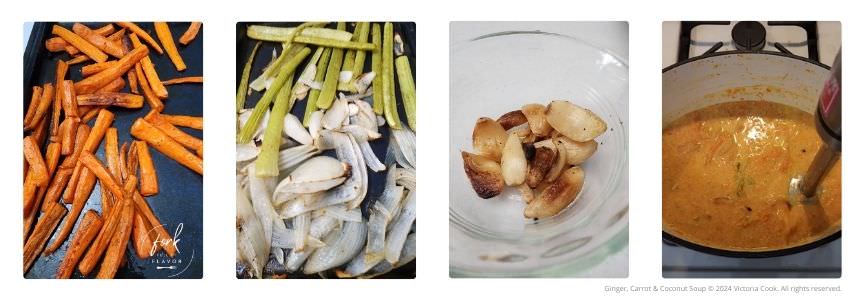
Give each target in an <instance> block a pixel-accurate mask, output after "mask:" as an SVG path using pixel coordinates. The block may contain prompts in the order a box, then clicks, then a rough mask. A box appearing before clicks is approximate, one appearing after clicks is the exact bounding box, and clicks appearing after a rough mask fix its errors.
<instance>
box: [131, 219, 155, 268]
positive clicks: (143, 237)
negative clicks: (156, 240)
mask: <svg viewBox="0 0 865 300" xmlns="http://www.w3.org/2000/svg"><path fill="white" fill-rule="evenodd" d="M150 228H152V226H151V225H150V224H149V223H148V222H147V221H146V220H145V219H144V217H143V216H142V215H141V213H139V212H137V211H136V212H135V222H134V223H133V224H132V246H134V247H135V255H136V256H138V258H139V259H146V258H148V257H150V247H152V245H153V238H151V237H150Z"/></svg>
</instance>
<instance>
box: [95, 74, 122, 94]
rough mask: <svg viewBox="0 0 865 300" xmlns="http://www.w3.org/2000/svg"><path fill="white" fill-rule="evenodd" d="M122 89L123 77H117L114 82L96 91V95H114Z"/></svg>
mask: <svg viewBox="0 0 865 300" xmlns="http://www.w3.org/2000/svg"><path fill="white" fill-rule="evenodd" d="M124 87H126V81H124V80H123V77H117V79H114V81H111V82H110V83H108V84H107V85H105V86H103V87H101V88H99V89H98V90H96V93H97V94H98V93H116V92H119V91H120V90H122V89H123V88H124Z"/></svg>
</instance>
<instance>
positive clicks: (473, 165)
mask: <svg viewBox="0 0 865 300" xmlns="http://www.w3.org/2000/svg"><path fill="white" fill-rule="evenodd" d="M462 157H463V169H465V171H466V176H468V178H469V181H471V183H472V188H473V189H474V190H475V193H477V194H478V196H479V197H481V198H484V199H488V198H492V197H495V196H497V195H498V194H500V193H501V192H502V189H504V187H505V182H504V179H503V178H502V167H501V166H500V165H499V163H498V162H496V161H494V160H492V159H490V158H487V157H484V156H481V155H477V154H472V153H468V152H465V151H463V152H462Z"/></svg>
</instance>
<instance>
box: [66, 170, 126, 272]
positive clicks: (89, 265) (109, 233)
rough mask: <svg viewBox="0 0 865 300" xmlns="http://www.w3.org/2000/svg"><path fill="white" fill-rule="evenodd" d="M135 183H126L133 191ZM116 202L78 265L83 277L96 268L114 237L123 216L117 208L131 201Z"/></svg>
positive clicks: (121, 211) (121, 210) (124, 199)
mask: <svg viewBox="0 0 865 300" xmlns="http://www.w3.org/2000/svg"><path fill="white" fill-rule="evenodd" d="M136 181H137V180H129V181H127V183H129V185H131V186H132V189H133V191H134V184H135V183H136ZM128 187H129V186H128V185H124V187H123V188H124V192H126V191H127V188H128ZM133 191H129V192H130V194H134V193H133ZM118 200H119V201H118V202H117V203H116V204H117V206H116V207H115V209H112V210H111V214H109V215H108V217H107V218H106V219H105V222H104V224H103V225H102V229H100V230H99V234H97V235H96V239H94V240H93V243H91V244H90V248H88V249H87V254H85V255H84V258H83V259H81V262H80V263H78V271H79V272H81V274H84V275H85V276H86V275H88V274H90V271H93V268H94V267H96V263H97V262H99V258H101V257H102V253H104V252H105V248H107V247H108V244H109V243H110V242H111V238H112V237H113V236H114V233H115V231H116V230H117V228H118V225H119V224H120V218H121V216H122V214H123V209H119V208H122V207H124V205H126V203H129V202H131V201H133V199H132V197H125V198H121V199H118Z"/></svg>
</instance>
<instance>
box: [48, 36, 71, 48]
mask: <svg viewBox="0 0 865 300" xmlns="http://www.w3.org/2000/svg"><path fill="white" fill-rule="evenodd" d="M68 45H69V44H68V43H66V40H64V39H63V38H62V37H59V36H56V37H53V38H50V39H47V40H45V49H47V50H48V52H61V51H66V46H68Z"/></svg>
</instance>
